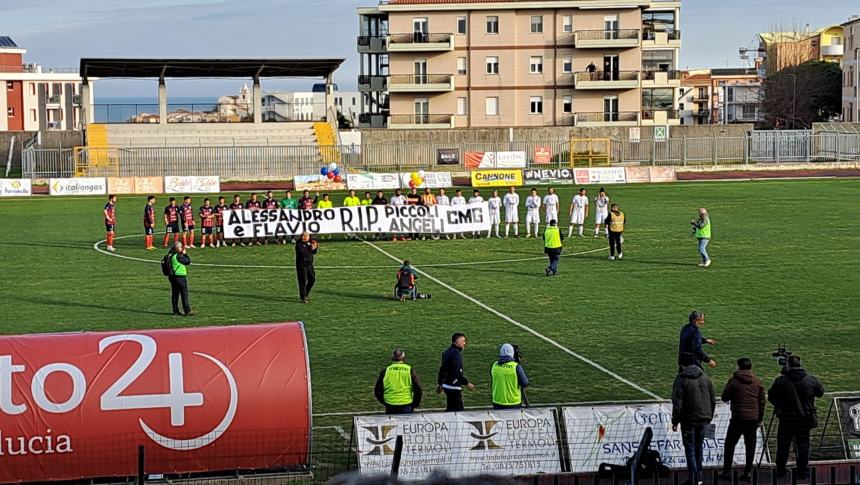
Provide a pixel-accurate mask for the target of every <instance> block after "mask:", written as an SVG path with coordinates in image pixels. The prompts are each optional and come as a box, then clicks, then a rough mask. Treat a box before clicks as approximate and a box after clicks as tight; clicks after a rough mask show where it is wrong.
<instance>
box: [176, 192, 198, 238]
mask: <svg viewBox="0 0 860 485" xmlns="http://www.w3.org/2000/svg"><path fill="white" fill-rule="evenodd" d="M179 221H180V222H181V223H182V245H183V246H185V247H187V248H193V247H195V246H194V206H192V205H191V197H188V196H187V195H186V196H185V198H184V199H183V202H182V205H181V206H179Z"/></svg>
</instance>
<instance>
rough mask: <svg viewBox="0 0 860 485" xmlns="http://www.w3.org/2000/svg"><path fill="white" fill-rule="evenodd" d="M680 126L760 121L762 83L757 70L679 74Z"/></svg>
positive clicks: (707, 70)
mask: <svg viewBox="0 0 860 485" xmlns="http://www.w3.org/2000/svg"><path fill="white" fill-rule="evenodd" d="M681 85H682V87H681V97H680V102H679V104H678V109H679V111H680V116H681V124H684V125H713V124H727V123H758V122H760V121H763V119H764V115H763V113H762V108H761V106H762V104H761V101H762V95H761V79H760V78H759V73H758V71H757V70H756V69H749V68H723V69H698V70H691V71H685V72H684V73H682V74H681Z"/></svg>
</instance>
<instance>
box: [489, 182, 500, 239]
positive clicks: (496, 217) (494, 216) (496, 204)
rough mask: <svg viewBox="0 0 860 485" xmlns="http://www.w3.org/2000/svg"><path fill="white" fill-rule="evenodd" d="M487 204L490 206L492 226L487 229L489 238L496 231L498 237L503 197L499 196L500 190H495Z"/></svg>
mask: <svg viewBox="0 0 860 485" xmlns="http://www.w3.org/2000/svg"><path fill="white" fill-rule="evenodd" d="M487 205H488V206H489V207H490V223H491V224H492V227H491V228H490V229H488V230H487V239H489V238H490V236H491V235H492V233H493V232H494V231H495V233H496V237H502V236H499V224H500V223H501V212H502V199H501V198H500V197H499V191H498V190H494V191H493V195H492V196H491V197H490V198H489V199H487Z"/></svg>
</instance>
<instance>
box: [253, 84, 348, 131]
mask: <svg viewBox="0 0 860 485" xmlns="http://www.w3.org/2000/svg"><path fill="white" fill-rule="evenodd" d="M360 100H361V93H358V92H346V91H339V90H338V88H337V85H334V107H335V109H336V110H337V112H338V113H339V114H341V115H343V116H344V118H346V119H347V120H349V121H350V122H351V123H353V124H355V123H356V122H357V118H358V115H359V113H360V111H359V108H360V105H361V102H360ZM262 106H263V121H320V120H324V119H325V117H326V105H325V84H315V85H314V86H313V88H312V90H311V91H271V92H266V93H265V94H263V97H262Z"/></svg>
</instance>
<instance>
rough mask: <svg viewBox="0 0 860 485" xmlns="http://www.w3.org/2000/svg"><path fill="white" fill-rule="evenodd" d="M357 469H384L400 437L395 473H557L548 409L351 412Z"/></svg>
mask: <svg viewBox="0 0 860 485" xmlns="http://www.w3.org/2000/svg"><path fill="white" fill-rule="evenodd" d="M355 430H356V433H357V436H358V442H357V444H358V466H359V469H360V470H361V473H365V474H387V473H389V472H390V470H391V460H392V458H393V455H394V445H395V441H396V439H397V437H398V436H402V437H403V456H402V459H401V462H400V475H399V477H400V478H404V479H409V480H419V479H423V478H426V477H428V476H429V475H430V474H432V473H433V472H434V471H436V470H441V471H444V472H445V473H447V474H448V475H450V476H453V477H460V476H467V475H478V474H492V475H533V474H538V473H560V472H561V459H560V456H559V445H558V439H557V436H558V435H557V434H556V426H555V419H554V418H553V410H552V409H515V410H504V411H503V410H493V411H466V412H460V413H417V414H409V415H391V416H356V417H355Z"/></svg>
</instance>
